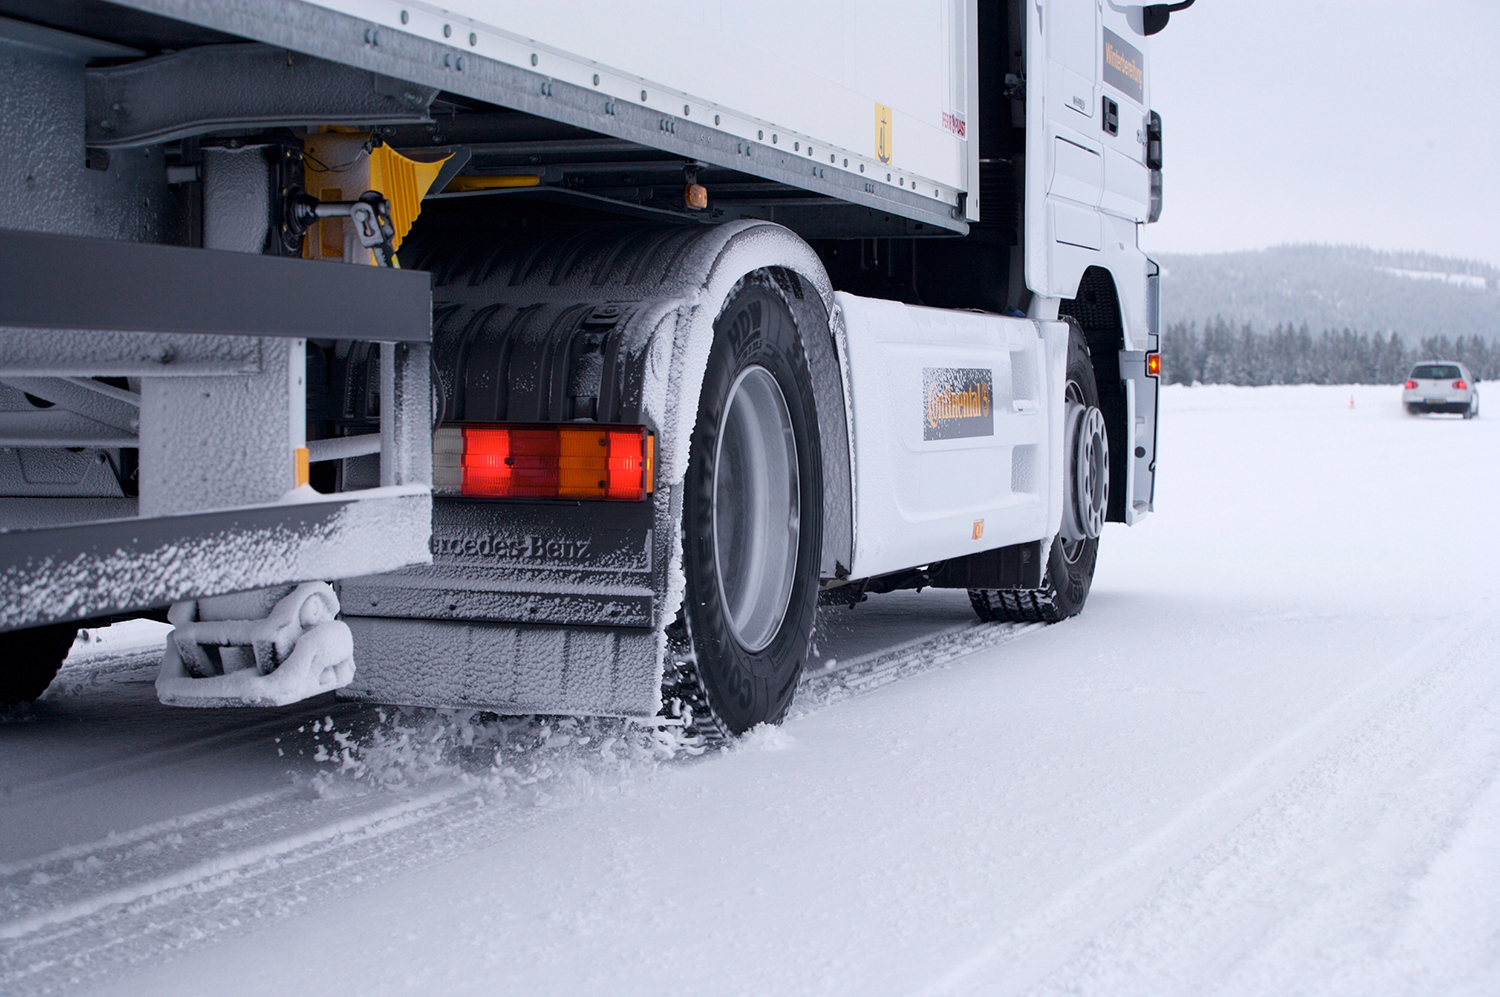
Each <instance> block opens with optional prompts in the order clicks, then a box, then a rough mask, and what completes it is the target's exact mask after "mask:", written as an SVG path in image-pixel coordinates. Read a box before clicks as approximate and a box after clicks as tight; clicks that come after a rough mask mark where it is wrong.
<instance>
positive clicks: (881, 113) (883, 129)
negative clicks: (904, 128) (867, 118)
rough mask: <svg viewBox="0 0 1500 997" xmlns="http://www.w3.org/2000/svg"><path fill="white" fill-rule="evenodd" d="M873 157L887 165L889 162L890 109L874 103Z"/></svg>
mask: <svg viewBox="0 0 1500 997" xmlns="http://www.w3.org/2000/svg"><path fill="white" fill-rule="evenodd" d="M875 158H876V159H878V160H880V161H881V162H882V163H885V164H886V165H887V166H889V165H890V162H891V109H890V108H889V107H886V106H885V105H884V104H881V103H879V102H877V103H876V104H875Z"/></svg>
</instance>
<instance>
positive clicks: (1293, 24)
mask: <svg viewBox="0 0 1500 997" xmlns="http://www.w3.org/2000/svg"><path fill="white" fill-rule="evenodd" d="M1151 57H1152V79H1151V97H1152V103H1153V105H1154V106H1155V108H1156V110H1157V111H1159V112H1160V113H1161V115H1162V118H1163V122H1164V132H1165V137H1166V141H1165V150H1164V152H1165V209H1164V211H1163V213H1162V220H1161V222H1159V223H1158V224H1156V225H1150V226H1147V227H1146V233H1145V235H1144V236H1143V239H1142V241H1143V244H1144V245H1145V247H1146V248H1147V249H1148V250H1158V251H1169V252H1171V251H1176V252H1219V251H1225V250H1235V249H1261V248H1264V247H1266V246H1272V245H1277V244H1279V243H1286V242H1332V243H1355V244H1361V245H1368V246H1373V247H1376V248H1379V249H1414V250H1426V251H1428V252H1433V253H1440V254H1443V255H1448V256H1463V257H1474V258H1476V259H1480V260H1484V261H1485V262H1487V263H1491V264H1494V265H1497V266H1500V0H1407V2H1404V3H1396V2H1387V0H1363V2H1355V0H1347V2H1337V0H1198V2H1197V4H1196V5H1195V6H1193V7H1192V8H1191V9H1189V10H1185V11H1182V12H1180V13H1177V14H1174V15H1172V20H1171V23H1170V24H1169V25H1168V26H1167V29H1166V30H1165V31H1163V32H1162V33H1161V34H1159V35H1156V36H1155V37H1153V38H1152V39H1151Z"/></svg>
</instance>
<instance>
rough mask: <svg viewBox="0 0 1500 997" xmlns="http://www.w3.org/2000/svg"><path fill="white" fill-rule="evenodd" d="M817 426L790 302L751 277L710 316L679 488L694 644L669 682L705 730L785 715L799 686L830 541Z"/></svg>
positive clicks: (687, 636)
mask: <svg viewBox="0 0 1500 997" xmlns="http://www.w3.org/2000/svg"><path fill="white" fill-rule="evenodd" d="M817 425H818V424H817V416H816V409H815V402H814V399H813V393H812V380H811V378H810V376H809V375H808V370H807V360H806V357H805V355H804V354H803V350H802V344H801V341H800V340H799V338H798V333H797V326H796V322H795V320H794V318H793V317H792V314H791V311H790V310H789V309H788V308H787V305H786V303H785V302H784V301H783V300H782V299H781V297H780V296H779V295H778V294H777V293H776V291H775V290H774V289H773V288H771V287H769V286H766V285H764V284H758V283H753V282H746V283H745V284H744V285H742V287H741V288H740V290H739V291H737V292H736V294H735V295H734V297H733V298H732V299H731V301H730V303H729V305H728V306H727V307H726V308H725V309H724V311H723V313H722V314H721V315H720V317H719V320H718V322H717V323H715V327H714V342H713V347H712V350H711V352H710V354H709V359H708V370H707V374H706V376H705V378H704V384H703V391H702V394H701V395H700V401H699V406H698V418H697V423H696V425H695V427H694V429H693V436H692V444H691V446H692V449H691V455H690V458H689V461H688V472H687V479H686V482H685V490H684V493H683V569H684V571H685V573H686V575H687V591H686V594H685V599H684V607H683V616H684V618H683V621H682V623H683V625H684V628H685V633H679V635H678V636H679V641H684V640H685V641H686V642H688V643H690V644H691V653H690V654H684V655H681V657H683V658H685V659H687V661H686V663H683V664H679V665H677V666H676V674H675V676H669V686H668V688H667V689H666V690H665V692H666V694H667V696H668V697H669V698H677V699H680V700H685V701H686V702H687V703H688V705H689V706H691V707H692V708H693V713H694V717H695V721H694V726H695V727H698V728H699V729H700V730H702V731H705V732H708V731H709V730H710V729H716V731H717V733H719V734H721V735H736V734H742V733H744V732H745V731H747V730H749V729H750V728H751V727H754V726H755V725H756V724H760V723H776V722H778V721H779V720H781V718H782V717H783V716H784V715H785V713H786V710H787V707H788V706H789V705H790V704H791V701H792V694H793V693H794V692H795V691H796V687H797V680H798V678H799V677H800V676H801V674H802V665H803V662H804V660H805V659H806V657H807V653H808V647H809V644H810V643H811V639H812V628H813V616H814V611H815V608H816V604H817V594H818V561H819V556H820V552H821V548H822V509H823V498H822V485H821V482H822V469H821V462H820V459H819V449H818V444H819V440H818V428H817ZM674 679H675V683H676V684H675V686H674V685H673V684H672V682H673V681H674ZM705 714H706V715H705Z"/></svg>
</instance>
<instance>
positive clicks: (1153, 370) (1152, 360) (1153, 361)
mask: <svg viewBox="0 0 1500 997" xmlns="http://www.w3.org/2000/svg"><path fill="white" fill-rule="evenodd" d="M1146 373H1147V374H1150V375H1151V376H1152V377H1161V354H1160V353H1147V354H1146Z"/></svg>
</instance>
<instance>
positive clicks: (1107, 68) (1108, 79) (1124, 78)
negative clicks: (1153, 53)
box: [1104, 28, 1146, 105]
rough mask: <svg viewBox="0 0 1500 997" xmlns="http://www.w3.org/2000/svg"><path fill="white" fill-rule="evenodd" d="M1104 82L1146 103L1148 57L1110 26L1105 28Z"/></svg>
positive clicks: (1139, 101)
mask: <svg viewBox="0 0 1500 997" xmlns="http://www.w3.org/2000/svg"><path fill="white" fill-rule="evenodd" d="M1104 82H1105V83H1108V84H1109V85H1110V86H1112V87H1114V88H1115V89H1117V90H1119V91H1120V92H1121V93H1123V94H1125V95H1127V96H1130V97H1134V98H1135V102H1136V103H1137V104H1142V105H1144V104H1145V103H1146V59H1145V57H1144V56H1142V55H1141V50H1140V49H1138V48H1136V47H1135V46H1134V45H1132V44H1130V43H1129V42H1127V41H1126V40H1125V39H1123V38H1121V37H1120V36H1119V35H1117V34H1115V33H1114V32H1113V31H1111V30H1109V29H1108V28H1105V29H1104Z"/></svg>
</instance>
